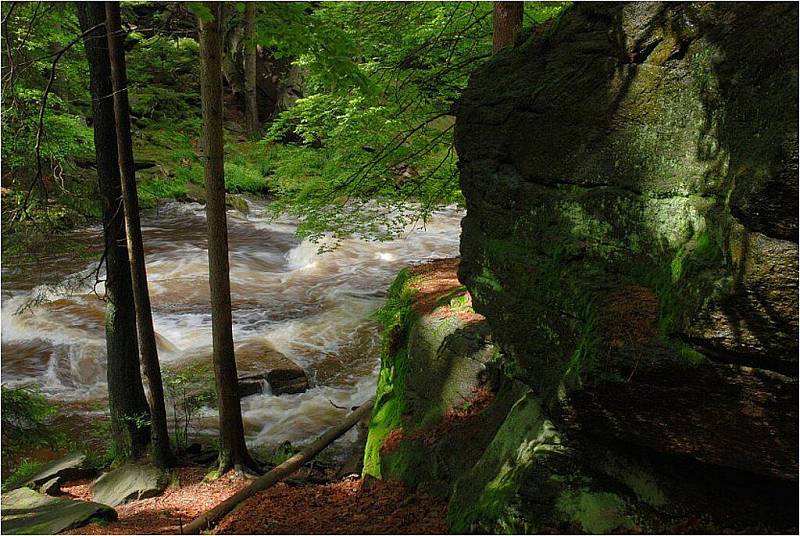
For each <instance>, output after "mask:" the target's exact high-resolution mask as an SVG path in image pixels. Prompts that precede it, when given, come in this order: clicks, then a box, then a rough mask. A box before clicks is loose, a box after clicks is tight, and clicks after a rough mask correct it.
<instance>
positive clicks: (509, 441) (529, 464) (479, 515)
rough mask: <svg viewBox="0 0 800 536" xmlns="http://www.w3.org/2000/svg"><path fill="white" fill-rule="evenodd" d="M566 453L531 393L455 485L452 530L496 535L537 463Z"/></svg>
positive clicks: (450, 511) (450, 518)
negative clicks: (486, 530)
mask: <svg viewBox="0 0 800 536" xmlns="http://www.w3.org/2000/svg"><path fill="white" fill-rule="evenodd" d="M561 448H562V447H561V445H560V437H559V435H558V433H557V431H556V430H555V428H554V427H553V425H552V423H551V422H550V421H549V420H548V419H547V418H546V417H545V414H544V412H543V411H542V407H541V404H540V401H539V399H538V398H537V397H535V396H534V395H533V393H532V392H530V391H528V392H527V393H526V394H524V395H523V396H522V397H521V398H520V399H519V400H518V401H517V402H516V403H515V404H514V406H513V407H512V408H511V411H510V412H509V414H508V416H507V417H506V419H505V421H503V424H502V425H501V426H500V429H499V430H498V431H497V433H496V434H495V437H494V439H493V440H492V441H491V443H490V444H489V446H488V447H487V448H486V450H485V451H484V453H483V455H482V456H481V458H480V460H479V461H478V462H477V463H476V464H475V466H474V467H473V468H472V469H471V470H470V471H468V472H467V473H466V474H465V475H464V476H463V477H462V478H460V479H459V480H458V481H457V482H456V485H455V489H454V492H453V497H452V498H451V500H450V503H449V505H448V514H447V522H448V525H449V527H450V530H451V531H452V532H456V533H464V532H468V531H471V530H474V528H476V527H481V528H489V529H490V530H492V529H493V527H494V526H495V525H496V524H497V523H498V520H500V519H502V518H503V517H504V515H505V513H506V512H507V507H508V505H509V504H510V502H511V501H512V498H513V496H514V495H515V494H516V492H517V491H518V490H519V488H520V486H521V485H522V483H523V482H524V480H525V478H526V477H527V476H528V475H529V473H530V471H531V470H532V469H533V467H534V465H535V463H536V462H537V460H539V459H540V458H541V457H543V456H546V455H547V454H553V453H558V452H560V450H561Z"/></svg>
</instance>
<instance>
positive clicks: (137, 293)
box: [106, 2, 175, 466]
mask: <svg viewBox="0 0 800 536" xmlns="http://www.w3.org/2000/svg"><path fill="white" fill-rule="evenodd" d="M106 29H107V36H108V53H109V58H110V61H111V84H112V89H113V94H114V99H113V100H114V117H115V118H116V124H117V154H118V157H119V169H120V173H121V176H122V199H123V205H124V208H125V231H126V234H127V236H128V256H129V259H130V265H131V280H132V282H133V297H134V303H135V304H136V324H137V327H138V332H139V348H140V351H141V356H142V364H143V365H144V374H145V376H146V377H147V384H148V387H149V389H148V392H149V395H150V396H149V403H150V418H151V429H152V434H153V454H154V461H155V463H156V464H157V465H160V466H170V465H173V464H174V463H175V459H174V457H173V456H172V451H171V450H170V446H169V433H168V432H167V412H166V410H165V409H164V388H163V386H162V383H161V368H160V366H159V363H158V349H157V347H156V334H155V331H154V330H153V314H152V311H151V310H150V293H149V292H148V289H147V268H146V267H145V261H144V244H143V242H142V229H141V225H140V223H139V197H138V194H137V191H136V176H135V172H136V167H135V165H134V162H133V143H132V141H131V122H130V112H129V106H128V80H127V76H126V73H125V51H124V49H123V48H122V46H123V43H122V41H123V36H122V29H121V23H120V13H119V2H106Z"/></svg>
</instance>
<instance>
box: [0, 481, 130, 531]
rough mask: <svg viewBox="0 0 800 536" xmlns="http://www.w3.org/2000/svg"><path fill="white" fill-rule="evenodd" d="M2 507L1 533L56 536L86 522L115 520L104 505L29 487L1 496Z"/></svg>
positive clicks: (113, 515)
mask: <svg viewBox="0 0 800 536" xmlns="http://www.w3.org/2000/svg"><path fill="white" fill-rule="evenodd" d="M2 506H3V513H2V522H3V534H58V533H59V532H61V531H64V530H67V529H72V528H77V527H81V526H83V525H85V524H87V523H89V522H90V521H96V520H99V519H104V520H108V521H113V520H115V519H117V512H116V511H115V510H114V509H113V508H109V507H108V506H106V505H104V504H98V503H96V502H86V501H72V500H69V499H61V498H57V497H48V496H47V495H42V494H41V493H37V492H35V491H33V490H32V489H29V488H19V489H15V490H14V491H10V492H8V493H6V494H4V495H3V497H2Z"/></svg>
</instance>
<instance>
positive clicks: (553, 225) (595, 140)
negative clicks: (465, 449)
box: [455, 3, 798, 481]
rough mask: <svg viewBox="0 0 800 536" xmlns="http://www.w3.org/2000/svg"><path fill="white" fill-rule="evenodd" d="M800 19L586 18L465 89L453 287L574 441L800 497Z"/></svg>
mask: <svg viewBox="0 0 800 536" xmlns="http://www.w3.org/2000/svg"><path fill="white" fill-rule="evenodd" d="M797 17H798V12H797V6H796V5H791V6H789V5H786V4H770V5H769V6H768V7H762V6H759V7H755V6H752V5H747V4H726V3H712V4H703V3H681V4H679V5H678V4H669V3H663V4H662V3H616V4H594V3H592V4H588V3H587V4H580V3H578V4H575V5H574V7H572V8H571V9H570V10H569V12H568V13H566V14H565V15H564V17H563V18H561V19H560V21H559V24H558V25H557V27H554V31H553V32H552V33H548V32H544V33H545V34H547V35H546V36H534V37H532V38H530V39H528V40H527V41H526V42H525V43H524V44H521V45H520V46H518V47H515V48H509V49H506V50H504V51H503V52H501V53H499V54H497V55H496V56H494V57H493V58H492V60H491V61H490V62H488V63H487V64H486V65H485V66H483V67H481V68H480V69H479V70H478V71H477V72H476V73H474V75H473V76H472V78H471V80H470V83H469V87H468V89H467V90H466V91H465V92H464V95H463V97H462V99H461V101H460V103H459V113H458V118H457V121H456V128H455V145H456V148H457V152H458V155H459V159H460V166H459V168H460V172H461V186H462V191H463V193H464V196H465V198H466V202H467V215H466V217H465V218H464V220H463V221H462V228H463V234H462V237H461V252H462V263H461V267H460V274H459V275H460V279H461V281H462V282H463V283H464V284H465V285H466V286H467V288H468V289H469V291H470V293H471V294H472V295H473V296H474V298H475V300H474V306H475V310H476V311H477V312H479V313H481V314H483V315H484V316H485V317H486V319H487V321H488V323H489V325H490V327H491V331H492V335H493V337H494V340H495V341H496V342H498V343H499V345H500V346H501V347H502V349H503V350H504V351H505V354H506V356H507V357H508V362H509V365H511V364H513V366H514V367H515V368H516V370H517V377H518V378H519V379H521V380H523V381H525V382H526V383H528V384H529V385H530V386H531V387H532V388H533V389H534V391H535V392H537V393H539V394H540V395H541V396H542V397H543V401H544V402H545V404H546V405H548V406H549V405H552V404H554V403H555V402H556V400H558V402H559V403H564V402H566V403H567V405H568V404H569V402H570V401H571V403H574V404H575V407H574V408H572V409H570V408H566V407H565V408H563V410H564V413H565V415H570V419H571V420H570V422H582V423H583V425H582V426H581V429H583V430H585V431H587V432H589V431H591V433H592V434H593V435H599V436H604V437H605V436H608V435H614V436H615V438H616V439H618V440H624V441H628V442H630V443H634V444H637V445H641V446H643V447H647V448H650V449H653V451H656V452H661V453H663V454H667V455H680V456H688V457H690V458H692V459H694V460H696V461H698V462H702V463H705V464H710V465H718V466H724V467H728V468H737V469H740V470H747V471H751V472H755V473H758V474H760V475H763V476H766V477H779V478H788V479H791V480H795V481H796V480H797V467H798V464H797V444H798V443H797V393H796V390H797V363H798V361H797V356H798V315H797V310H798V292H797V287H798V281H797V270H798V260H797V259H798V245H797V221H798V204H797V199H798V194H797V188H798V178H797V167H798V166H797V138H798V134H797V132H798V127H797V117H798V108H797V102H796V101H797V99H796V95H797V91H798V75H797V65H798V47H797V39H796V28H795V21H796V20H797ZM775 21H780V23H778V24H775ZM786 103H788V104H786ZM564 395H568V396H564ZM573 417H574V420H572V419H573ZM592 423H594V424H596V426H592V425H591V424H592ZM633 423H635V425H633Z"/></svg>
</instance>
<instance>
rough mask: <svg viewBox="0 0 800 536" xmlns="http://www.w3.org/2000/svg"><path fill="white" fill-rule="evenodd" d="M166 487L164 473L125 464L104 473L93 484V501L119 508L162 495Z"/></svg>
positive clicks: (155, 469) (148, 467)
mask: <svg viewBox="0 0 800 536" xmlns="http://www.w3.org/2000/svg"><path fill="white" fill-rule="evenodd" d="M165 487H166V479H165V478H164V473H163V472H162V471H161V470H159V469H158V468H156V467H153V466H152V465H138V464H132V463H131V464H125V465H123V466H121V467H119V468H117V469H114V470H113V471H109V472H108V473H104V474H102V475H101V476H100V478H98V479H97V480H95V482H94V483H93V484H92V499H94V500H95V501H96V502H99V503H102V504H107V505H109V506H117V505H120V504H124V503H126V502H129V501H136V500H140V499H147V498H149V497H155V496H157V495H160V494H161V492H162V491H164V488H165Z"/></svg>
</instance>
